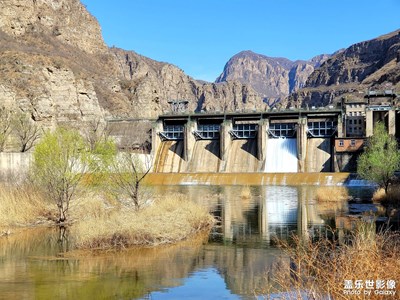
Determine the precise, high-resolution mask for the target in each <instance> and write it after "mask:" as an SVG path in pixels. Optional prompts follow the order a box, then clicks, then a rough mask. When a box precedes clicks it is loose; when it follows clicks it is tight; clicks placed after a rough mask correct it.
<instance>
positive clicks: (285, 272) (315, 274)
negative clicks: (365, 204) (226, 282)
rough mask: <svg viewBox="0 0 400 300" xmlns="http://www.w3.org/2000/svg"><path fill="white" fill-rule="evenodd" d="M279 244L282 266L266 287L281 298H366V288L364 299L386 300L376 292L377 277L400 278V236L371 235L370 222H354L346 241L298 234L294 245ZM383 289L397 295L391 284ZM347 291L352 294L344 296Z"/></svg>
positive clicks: (392, 279) (383, 278)
mask: <svg viewBox="0 0 400 300" xmlns="http://www.w3.org/2000/svg"><path fill="white" fill-rule="evenodd" d="M283 248H284V251H285V253H286V254H287V255H288V257H289V259H288V260H287V261H286V264H285V263H282V262H280V264H282V266H280V267H279V269H278V270H280V271H279V272H275V273H274V275H273V277H272V279H271V281H270V282H272V283H271V284H270V285H269V286H270V287H273V288H270V289H269V290H268V294H271V293H278V294H280V295H282V297H283V299H328V297H329V299H349V298H350V297H351V299H365V298H364V297H365V294H364V291H367V292H368V291H371V294H370V296H368V299H387V295H382V294H379V293H378V294H377V293H375V290H377V288H376V281H377V280H384V282H385V283H389V281H390V282H391V283H396V284H398V283H399V282H400V273H399V272H398V270H399V268H400V234H399V232H389V231H385V232H379V233H375V226H374V223H359V224H357V229H356V230H355V232H354V233H353V234H351V236H350V237H349V239H348V240H347V242H345V243H338V242H337V241H335V240H328V239H321V240H319V241H316V242H311V241H310V240H304V239H302V238H300V237H297V238H294V245H292V246H290V245H288V244H287V243H285V244H283ZM356 282H358V283H356ZM357 284H358V287H356V285H357ZM367 284H371V286H370V287H367V286H366V285H367ZM346 285H347V287H346ZM349 285H352V288H349ZM378 290H379V288H378ZM385 290H390V291H394V292H396V293H397V290H396V288H394V289H393V286H392V287H391V288H388V289H385ZM351 291H355V292H356V293H355V294H351V296H349V295H348V294H346V293H349V292H351ZM357 291H360V294H357ZM396 297H397V294H396V296H395V297H393V299H394V298H396Z"/></svg>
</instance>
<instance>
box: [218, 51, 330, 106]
mask: <svg viewBox="0 0 400 300" xmlns="http://www.w3.org/2000/svg"><path fill="white" fill-rule="evenodd" d="M329 57H330V56H329V55H327V54H321V55H317V56H315V57H313V58H311V59H310V60H308V61H304V60H296V61H292V60H290V59H287V58H284V57H270V56H267V55H263V54H259V53H255V52H253V51H251V50H245V51H241V52H239V53H237V54H236V55H234V56H233V57H232V58H230V59H229V61H228V62H227V63H226V65H225V67H224V70H223V72H222V73H221V75H220V76H219V77H218V78H217V79H216V81H215V82H229V81H230V80H239V81H240V82H242V83H243V84H249V85H250V86H252V88H253V89H254V90H255V91H257V92H258V93H259V94H260V96H261V97H262V98H263V100H264V101H265V102H266V103H268V104H269V106H273V105H274V104H275V103H277V102H279V101H281V100H283V99H285V98H286V97H287V96H288V95H289V94H290V93H291V92H293V91H295V90H298V89H299V88H301V87H302V86H303V85H304V84H305V82H306V80H307V78H308V76H309V75H310V74H311V73H312V72H313V71H314V69H315V67H317V66H319V65H321V64H322V63H323V62H324V61H325V60H326V59H328V58H329Z"/></svg>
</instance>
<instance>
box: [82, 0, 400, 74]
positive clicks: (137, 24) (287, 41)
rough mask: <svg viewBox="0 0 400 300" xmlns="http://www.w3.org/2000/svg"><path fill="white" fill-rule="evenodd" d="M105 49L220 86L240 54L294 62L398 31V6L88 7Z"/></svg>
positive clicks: (270, 2) (120, 2)
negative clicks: (121, 51) (165, 64)
mask: <svg viewBox="0 0 400 300" xmlns="http://www.w3.org/2000/svg"><path fill="white" fill-rule="evenodd" d="M82 2H83V3H84V4H85V5H86V6H87V8H88V10H89V12H90V13H91V14H92V15H94V16H95V17H96V18H97V19H98V21H99V22H100V25H101V28H102V32H103V37H104V40H105V42H106V43H107V45H109V46H116V47H119V48H123V49H126V50H133V51H135V52H137V53H139V54H142V55H144V56H147V57H150V58H152V59H155V60H158V61H164V62H168V63H172V64H174V65H176V66H178V67H179V68H181V69H182V70H183V71H185V72H186V74H188V75H190V76H192V77H194V78H196V79H203V80H207V81H214V80H215V78H216V77H217V76H218V75H219V74H220V73H221V72H222V70H223V67H224V65H225V63H226V62H227V61H228V60H229V58H231V57H232V56H233V55H235V54H236V53H238V52H240V51H242V50H252V51H254V52H256V53H260V54H263V55H267V56H272V57H286V58H289V59H291V60H296V59H305V60H307V59H310V58H312V57H313V56H315V55H318V54H322V53H332V52H334V51H336V50H339V49H341V48H347V47H348V46H350V45H352V44H354V43H357V42H361V41H364V40H368V39H372V38H375V37H377V36H380V35H382V34H385V33H389V32H391V31H394V30H396V29H399V28H400V0H379V1H378V0H114V1H99V0H82Z"/></svg>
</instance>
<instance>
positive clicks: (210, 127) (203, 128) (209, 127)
mask: <svg viewBox="0 0 400 300" xmlns="http://www.w3.org/2000/svg"><path fill="white" fill-rule="evenodd" d="M220 128H221V126H220V125H219V124H199V125H198V128H197V130H195V131H194V132H193V134H194V135H195V137H196V139H200V140H216V139H219V130H220Z"/></svg>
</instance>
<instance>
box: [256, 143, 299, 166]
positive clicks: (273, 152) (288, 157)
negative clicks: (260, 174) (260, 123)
mask: <svg viewBox="0 0 400 300" xmlns="http://www.w3.org/2000/svg"><path fill="white" fill-rule="evenodd" d="M297 168H298V162H297V140H296V139H285V138H278V139H268V142H267V155H266V161H265V168H264V172H266V173H297V171H298V169H297Z"/></svg>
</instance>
